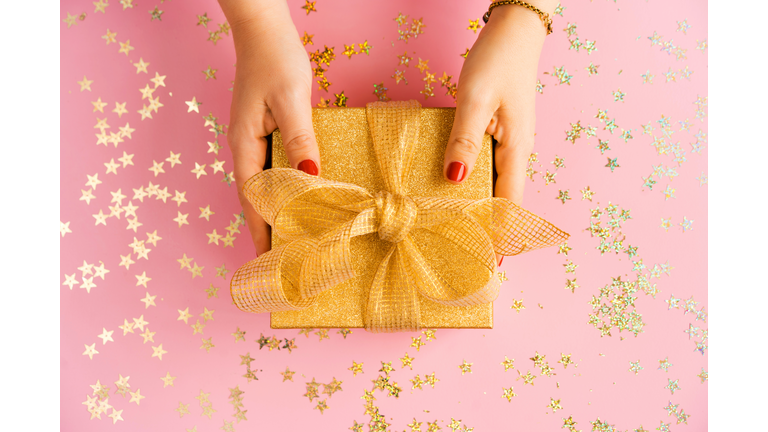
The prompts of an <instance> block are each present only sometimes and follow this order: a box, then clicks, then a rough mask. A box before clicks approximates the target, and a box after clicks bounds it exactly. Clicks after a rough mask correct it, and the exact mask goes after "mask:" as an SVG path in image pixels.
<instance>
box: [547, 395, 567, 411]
mask: <svg viewBox="0 0 768 432" xmlns="http://www.w3.org/2000/svg"><path fill="white" fill-rule="evenodd" d="M547 408H552V412H553V413H554V412H556V411H557V410H559V409H563V407H562V406H560V399H558V400H555V399H554V398H551V397H550V398H549V405H547Z"/></svg>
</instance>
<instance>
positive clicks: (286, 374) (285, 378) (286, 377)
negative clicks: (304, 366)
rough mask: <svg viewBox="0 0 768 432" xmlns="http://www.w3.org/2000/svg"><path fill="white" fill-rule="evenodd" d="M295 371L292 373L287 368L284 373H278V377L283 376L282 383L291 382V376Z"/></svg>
mask: <svg viewBox="0 0 768 432" xmlns="http://www.w3.org/2000/svg"><path fill="white" fill-rule="evenodd" d="M295 373H296V372H295V371H292V370H290V369H288V367H287V366H286V367H285V372H280V375H282V376H283V382H285V381H293V374H295Z"/></svg>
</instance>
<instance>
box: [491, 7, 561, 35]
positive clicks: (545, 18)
mask: <svg viewBox="0 0 768 432" xmlns="http://www.w3.org/2000/svg"><path fill="white" fill-rule="evenodd" d="M504 5H518V6H522V7H524V8H526V9H529V10H531V11H533V12H536V13H537V14H539V18H541V21H542V22H543V23H544V24H546V25H547V34H550V33H552V18H550V17H549V14H548V13H546V12H542V11H541V9H539V8H537V7H536V6H534V5H532V4H529V3H526V2H524V1H520V0H502V1H496V2H493V3H491V5H490V6H489V7H488V12H486V13H485V15H483V22H485V23H486V24H487V23H488V19H489V18H490V17H491V12H492V11H493V9H494V8H495V7H497V6H504Z"/></svg>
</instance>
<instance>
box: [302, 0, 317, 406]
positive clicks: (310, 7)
mask: <svg viewBox="0 0 768 432" xmlns="http://www.w3.org/2000/svg"><path fill="white" fill-rule="evenodd" d="M315 3H317V2H316V1H313V2H311V1H309V0H304V6H302V7H301V8H302V9H304V10H305V11H307V15H309V13H310V12H317V9H315ZM320 412H322V410H321V411H320Z"/></svg>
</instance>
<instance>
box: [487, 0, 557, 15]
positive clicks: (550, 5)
mask: <svg viewBox="0 0 768 432" xmlns="http://www.w3.org/2000/svg"><path fill="white" fill-rule="evenodd" d="M496 1H498V0H489V2H488V4H489V5H490V4H491V3H494V2H496ZM522 1H524V2H526V3H528V4H530V5H532V6H536V7H537V8H539V10H540V11H542V12H546V13H548V14H549V16H552V14H554V13H555V8H557V4H558V1H559V0H522ZM511 6H517V5H511ZM517 7H521V6H517Z"/></svg>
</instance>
